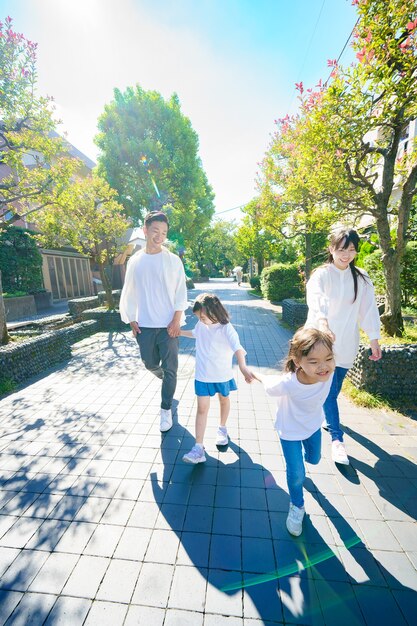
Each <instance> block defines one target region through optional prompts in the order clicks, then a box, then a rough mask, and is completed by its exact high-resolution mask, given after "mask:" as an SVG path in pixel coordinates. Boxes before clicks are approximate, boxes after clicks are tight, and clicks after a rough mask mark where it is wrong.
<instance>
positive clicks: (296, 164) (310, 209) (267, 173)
mask: <svg viewBox="0 0 417 626" xmlns="http://www.w3.org/2000/svg"><path fill="white" fill-rule="evenodd" d="M277 125H278V130H277V131H276V132H275V133H274V135H273V137H272V140H271V142H270V145H269V147H268V150H267V152H266V154H265V157H264V159H263V161H262V163H261V174H260V176H259V179H258V187H259V201H258V203H257V205H258V210H257V221H258V223H259V225H260V226H261V227H264V228H266V229H268V230H269V231H270V232H275V233H276V237H277V238H278V239H279V240H281V241H282V240H283V239H287V240H291V239H293V240H294V239H295V240H297V241H298V242H299V241H302V247H303V265H304V267H305V274H306V277H307V278H308V277H309V275H310V272H311V269H312V266H313V265H312V259H313V241H314V235H315V234H317V233H322V232H325V231H327V230H328V229H329V228H330V226H331V224H332V223H333V222H334V220H335V218H336V213H335V211H334V209H333V206H332V204H331V203H330V202H329V201H328V199H327V197H326V196H325V195H324V194H323V193H322V191H321V189H320V188H319V187H318V185H317V184H316V181H315V176H318V174H317V171H316V170H313V169H312V160H313V157H315V154H314V149H315V145H316V143H317V142H318V141H319V137H318V136H317V134H316V133H315V132H314V130H313V129H312V128H311V126H310V124H309V123H308V120H307V118H306V116H305V115H304V114H303V112H301V113H300V114H299V115H297V116H294V117H291V118H290V117H289V116H288V115H287V116H286V117H285V118H283V119H280V120H277ZM308 147H310V148H311V152H309V150H308ZM312 155H313V157H312ZM313 172H314V173H315V176H313V175H312V174H313Z"/></svg>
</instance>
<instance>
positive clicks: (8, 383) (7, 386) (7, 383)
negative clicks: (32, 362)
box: [0, 378, 17, 396]
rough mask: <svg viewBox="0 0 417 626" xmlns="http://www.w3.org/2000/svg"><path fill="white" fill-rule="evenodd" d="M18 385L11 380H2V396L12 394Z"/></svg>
mask: <svg viewBox="0 0 417 626" xmlns="http://www.w3.org/2000/svg"><path fill="white" fill-rule="evenodd" d="M16 387H17V385H16V383H14V382H13V381H12V380H10V379H9V378H0V396H4V395H5V394H6V393H11V392H12V391H14V390H15V389H16Z"/></svg>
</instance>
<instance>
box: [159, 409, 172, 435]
mask: <svg viewBox="0 0 417 626" xmlns="http://www.w3.org/2000/svg"><path fill="white" fill-rule="evenodd" d="M171 427H172V411H171V409H161V423H160V425H159V430H160V431H161V433H166V431H167V430H169V429H170V428H171Z"/></svg>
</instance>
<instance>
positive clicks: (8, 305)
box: [4, 296, 37, 321]
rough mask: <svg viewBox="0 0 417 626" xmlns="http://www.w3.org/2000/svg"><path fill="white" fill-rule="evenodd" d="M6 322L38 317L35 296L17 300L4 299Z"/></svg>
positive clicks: (19, 297) (22, 297)
mask: <svg viewBox="0 0 417 626" xmlns="http://www.w3.org/2000/svg"><path fill="white" fill-rule="evenodd" d="M4 308H5V311H6V320H7V321H11V320H18V319H20V318H22V317H30V316H31V315H36V312H37V311H36V304H35V298H34V297H33V296H18V297H17V298H4Z"/></svg>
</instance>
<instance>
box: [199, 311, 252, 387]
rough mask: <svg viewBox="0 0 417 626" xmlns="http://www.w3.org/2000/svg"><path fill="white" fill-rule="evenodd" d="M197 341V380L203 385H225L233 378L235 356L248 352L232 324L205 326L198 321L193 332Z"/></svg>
mask: <svg viewBox="0 0 417 626" xmlns="http://www.w3.org/2000/svg"><path fill="white" fill-rule="evenodd" d="M192 333H193V336H194V337H195V339H196V356H195V378H196V380H199V381H201V382H203V383H225V382H227V381H228V380H230V379H231V378H233V368H232V363H233V355H234V353H235V352H236V350H243V351H244V353H245V354H246V351H245V350H244V349H243V347H242V346H241V344H240V339H239V335H238V334H237V332H236V330H235V328H234V327H233V326H232V324H230V322H229V323H228V324H210V325H207V324H203V323H202V322H200V321H198V322H197V324H196V325H195V327H194V328H193V330H192Z"/></svg>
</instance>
